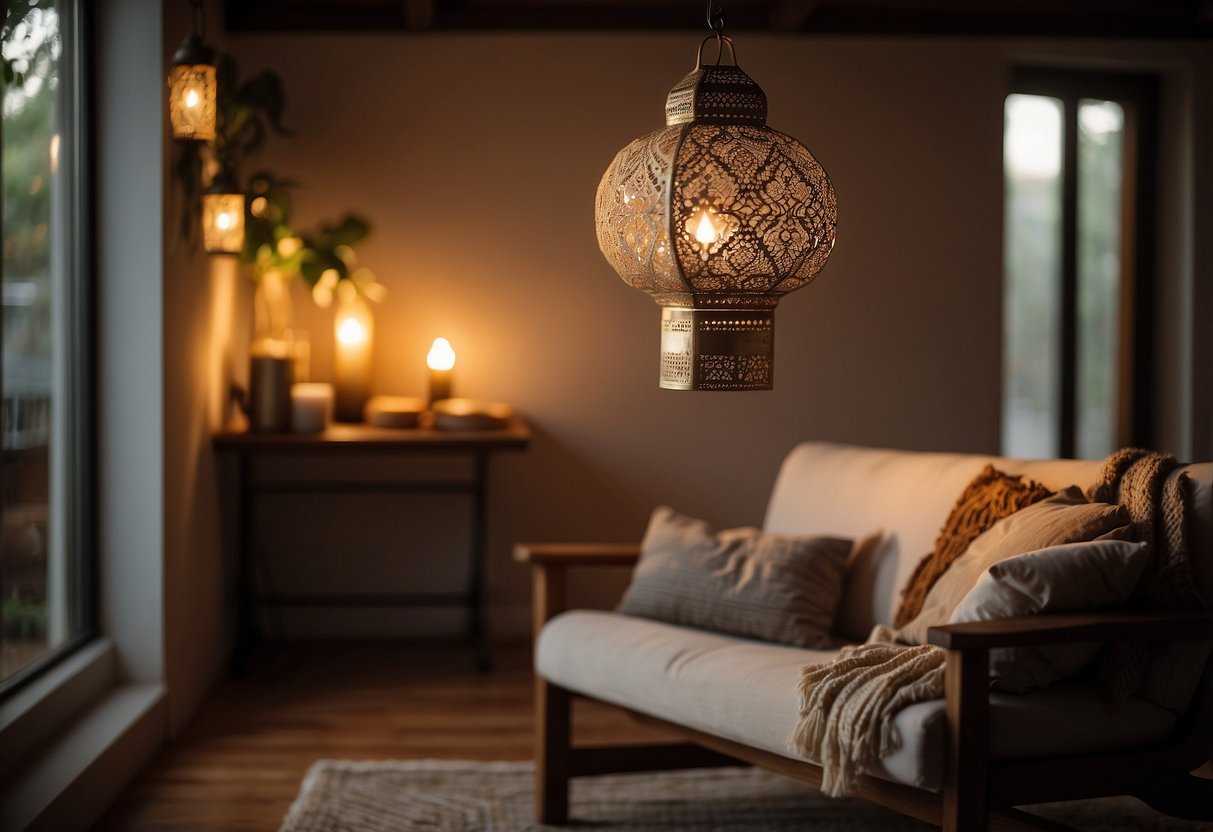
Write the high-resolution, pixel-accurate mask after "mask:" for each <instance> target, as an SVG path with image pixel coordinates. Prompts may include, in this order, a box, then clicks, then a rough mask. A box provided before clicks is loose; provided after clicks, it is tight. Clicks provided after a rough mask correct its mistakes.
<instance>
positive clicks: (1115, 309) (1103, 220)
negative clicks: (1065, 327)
mask: <svg viewBox="0 0 1213 832" xmlns="http://www.w3.org/2000/svg"><path fill="white" fill-rule="evenodd" d="M1124 125H1125V114H1124V110H1123V108H1122V107H1121V106H1120V105H1119V104H1117V103H1116V102H1115V101H1095V100H1091V99H1082V100H1081V101H1079V103H1078V368H1077V369H1078V373H1077V382H1078V396H1077V401H1076V405H1077V406H1076V412H1075V419H1076V423H1075V431H1076V436H1075V451H1076V453H1077V454H1078V456H1080V457H1084V458H1087V459H1098V458H1101V457H1104V456H1106V455H1108V454H1109V453H1111V452H1112V451H1114V450H1116V445H1117V436H1116V415H1117V397H1118V394H1119V385H1118V378H1117V367H1118V366H1119V363H1120V362H1119V351H1120V287H1121V262H1120V257H1121V229H1122V227H1123V221H1122V217H1121V213H1122V202H1121V188H1122V186H1123V182H1124V157H1123V153H1124V150H1123V146H1124Z"/></svg>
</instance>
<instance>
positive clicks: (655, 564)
mask: <svg viewBox="0 0 1213 832" xmlns="http://www.w3.org/2000/svg"><path fill="white" fill-rule="evenodd" d="M850 551H851V541H849V540H843V539H840V538H836V537H816V536H815V537H799V536H797V537H793V536H790V535H777V534H766V533H765V532H762V531H761V530H759V529H755V528H742V529H727V530H725V531H721V532H717V531H715V530H714V529H713V528H712V527H711V526H709V525H708V524H707V523H705V522H704V521H703V520H695V519H694V518H691V517H687V516H685V515H682V514H679V513H678V512H676V511H674V510H673V509H672V508H669V507H668V506H660V507H659V508H657V509H656V510H655V511H654V512H653V517H652V519H651V520H649V528H648V531H647V532H645V536H644V542H643V544H642V545H641V552H640V561H639V562H638V563H637V564H636V569H635V571H634V572H633V573H632V583H631V585H630V586H629V587H628V590H627V592H626V593H625V594H624V596H623V601H621V602H620V604H619V612H621V613H624V614H625V615H634V616H638V617H641V618H653V619H656V620H658V621H666V622H668V623H671V624H682V625H685V626H688V627H697V628H699V629H703V630H716V631H718V632H722V633H729V634H731V635H736V636H744V637H746V638H755V639H761V640H763V641H771V642H776V643H779V644H791V645H794V646H796V647H827V646H829V643H830V626H831V625H832V624H833V622H834V613H835V612H836V611H837V608H838V601H839V598H841V596H842V578H843V574H844V572H845V569H846V561H847V554H848V553H849V552H850Z"/></svg>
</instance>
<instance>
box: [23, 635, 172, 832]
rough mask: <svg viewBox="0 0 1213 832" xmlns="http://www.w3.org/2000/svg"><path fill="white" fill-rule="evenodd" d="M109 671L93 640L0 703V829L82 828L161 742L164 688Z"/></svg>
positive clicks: (106, 656)
mask: <svg viewBox="0 0 1213 832" xmlns="http://www.w3.org/2000/svg"><path fill="white" fill-rule="evenodd" d="M114 676H115V674H114V648H113V645H112V644H111V643H110V642H109V641H108V640H107V639H98V640H97V641H96V642H93V643H92V644H89V645H87V646H85V647H83V648H81V649H80V650H78V651H77V652H76V653H74V654H73V655H71V656H70V657H68V658H67V659H65V660H64V661H62V662H60V663H59V665H57V666H56V667H54V668H52V669H51V670H50V671H48V672H47V673H46V674H44V675H43V676H42V677H41V678H39V679H37V680H36V681H35V682H33V683H31V684H30V685H29V686H28V687H26V688H25V689H24V690H22V691H20V692H19V693H18V694H17V695H15V696H13V697H12V698H10V699H9V700H8V701H6V702H5V703H4V704H3V706H0V783H2V784H3V785H0V829H12V830H20V829H55V830H71V829H87V828H88V827H89V826H91V825H92V823H93V822H94V821H95V820H96V819H97V818H98V817H99V816H100V814H101V813H102V812H103V811H104V810H105V808H106V807H107V806H108V805H109V804H110V803H111V802H112V801H113V800H114V798H116V797H117V795H118V793H119V792H120V791H121V790H122V788H123V787H124V786H125V785H126V783H127V782H128V781H129V779H130V778H131V776H132V775H134V773H135V772H136V771H137V770H138V768H139V766H140V765H142V763H143V762H144V761H145V760H146V759H147V758H148V757H149V756H150V755H151V753H152V752H153V751H154V750H155V749H156V747H157V746H158V745H159V744H160V742H161V741H162V740H163V737H164V726H165V718H164V686H163V685H162V684H131V685H121V684H115V682H114ZM60 726H62V727H60ZM57 727H58V728H59V730H56V728H57Z"/></svg>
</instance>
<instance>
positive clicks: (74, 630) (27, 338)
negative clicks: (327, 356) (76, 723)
mask: <svg viewBox="0 0 1213 832" xmlns="http://www.w3.org/2000/svg"><path fill="white" fill-rule="evenodd" d="M78 6H79V4H77V3H72V2H68V1H66V0H58V2H49V1H48V0H25V1H24V2H21V1H20V0H18V1H17V2H14V1H13V0H10V2H8V3H6V5H5V19H4V28H3V38H2V44H0V45H2V49H3V59H4V60H3V63H4V65H3V71H4V79H3V80H4V86H3V90H4V95H3V132H2V140H3V198H4V206H3V210H4V226H3V234H4V252H3V299H4V312H3V317H2V318H0V334H2V336H3V340H2V342H0V343H2V344H3V363H2V365H0V367H2V370H0V372H2V378H0V382H2V388H3V403H2V407H0V442H2V447H0V453H2V455H3V456H2V462H0V602H2V604H0V691H2V690H7V689H11V688H12V687H14V686H15V685H16V684H17V683H19V682H20V681H21V680H23V679H25V678H29V677H30V676H31V675H32V674H33V672H35V671H36V670H37V669H38V668H39V667H42V666H45V665H47V664H48V663H49V662H50V661H51V660H53V659H54V658H55V657H56V656H57V655H60V654H62V653H63V652H64V651H65V650H67V649H69V648H70V647H71V646H73V645H74V644H75V643H78V642H79V641H81V640H82V638H83V637H85V636H86V635H87V634H88V630H89V624H90V622H89V616H88V600H89V597H90V592H89V589H88V586H87V570H86V569H85V564H86V562H87V558H86V552H87V546H86V545H85V540H86V538H85V535H84V519H85V517H86V512H85V511H84V510H83V502H84V500H83V495H84V494H86V491H85V490H84V487H85V483H86V481H87V476H86V471H87V465H86V461H87V451H88V446H89V443H88V441H87V439H86V435H85V434H84V433H83V432H82V431H83V428H84V425H86V424H87V423H88V421H90V420H89V418H88V411H89V408H88V397H87V387H86V386H85V384H86V382H87V379H86V377H85V368H86V364H85V362H84V361H83V356H84V355H85V350H86V349H87V327H86V326H85V324H86V321H87V320H88V318H87V315H86V314H85V310H86V305H87V304H86V301H87V298H86V292H85V291H84V289H85V285H86V282H85V280H84V279H83V274H82V273H83V270H84V266H85V264H86V263H87V260H88V258H87V257H86V256H85V254H84V253H85V251H86V239H87V237H86V229H87V224H86V222H85V214H84V206H85V204H86V200H84V199H83V198H82V193H83V192H82V180H83V174H82V171H81V165H80V163H79V161H78V160H80V159H81V158H83V154H82V153H81V136H82V126H83V123H84V119H83V117H82V116H81V113H82V106H81V100H80V92H81V89H80V88H81V86H82V85H81V84H80V83H79V81H78V80H77V72H78V71H79V68H80V67H79V64H80V52H81V49H80V47H79V40H78V38H79V35H80V29H79V26H78V21H77V19H76V12H77V10H78Z"/></svg>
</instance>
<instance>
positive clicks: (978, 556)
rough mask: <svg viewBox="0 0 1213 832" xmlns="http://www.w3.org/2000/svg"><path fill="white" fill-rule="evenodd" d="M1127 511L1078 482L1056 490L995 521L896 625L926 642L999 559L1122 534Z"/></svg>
mask: <svg viewBox="0 0 1213 832" xmlns="http://www.w3.org/2000/svg"><path fill="white" fill-rule="evenodd" d="M1128 526H1129V515H1128V512H1126V511H1125V509H1124V508H1123V507H1122V506H1114V505H1110V504H1107V503H1089V502H1087V498H1086V497H1085V496H1083V493H1082V491H1081V490H1080V489H1079V488H1078V487H1077V486H1071V487H1069V488H1067V489H1066V490H1064V491H1062V492H1060V493H1058V494H1054V495H1053V496H1052V497H1049V498H1047V499H1044V500H1041V501H1040V502H1038V503H1035V504H1034V505H1031V506H1028V507H1027V508H1025V509H1020V510H1019V511H1017V512H1015V513H1014V514H1012V515H1010V516H1009V517H1005V518H1003V519H1002V520H999V521H998V522H997V523H995V524H994V525H993V526H992V527H991V528H990V529H989V530H988V531H986V532H984V533H983V534H982V535H981V536H979V537H978V538H977V539H976V540H974V541H973V543H972V544H971V545H970V546H969V548H968V550H967V551H966V552H965V553H964V554H963V555H962V556H961V557H960V558H958V559H957V560H956V561H955V562H953V563H952V565H951V566H950V567H949V568H948V571H947V572H944V573H943V575H942V576H941V577H940V578H939V580H938V581H936V582H935V585H934V586H933V587H932V588H931V591H930V592H929V593H927V597H926V600H924V601H923V605H922V611H921V612H920V613H919V614H918V615H917V616H916V617H915V618H914V620H913V621H911V622H910V623H909V624H907V625H906V626H904V627H902V628H901V629H900V630H899V631H898V636H899V638H900V639H901V640H902V641H906V642H909V643H910V644H926V641H927V628H929V627H934V626H937V625H940V624H946V623H948V621H949V620H951V618H952V613H953V612H954V611H955V610H956V607H957V606H959V605H960V602H961V600H962V599H963V598H964V597H965V595H967V594H968V592H969V590H971V589H972V588H973V587H974V586H975V585H976V584H977V581H978V579H979V578H980V577H981V576H982V575H983V574H985V571H986V570H987V569H989V568H990V567H991V566H993V565H994V564H996V563H998V562H999V561H1003V560H1006V559H1007V558H1013V557H1016V556H1018V555H1023V554H1027V553H1028V552H1034V551H1036V550H1038V549H1046V548H1048V547H1050V546H1059V545H1061V544H1063V543H1078V542H1082V541H1087V540H1095V539H1096V538H1099V537H1103V536H1104V535H1111V536H1113V537H1116V536H1122V535H1123V534H1124V533H1125V532H1127V531H1128Z"/></svg>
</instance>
